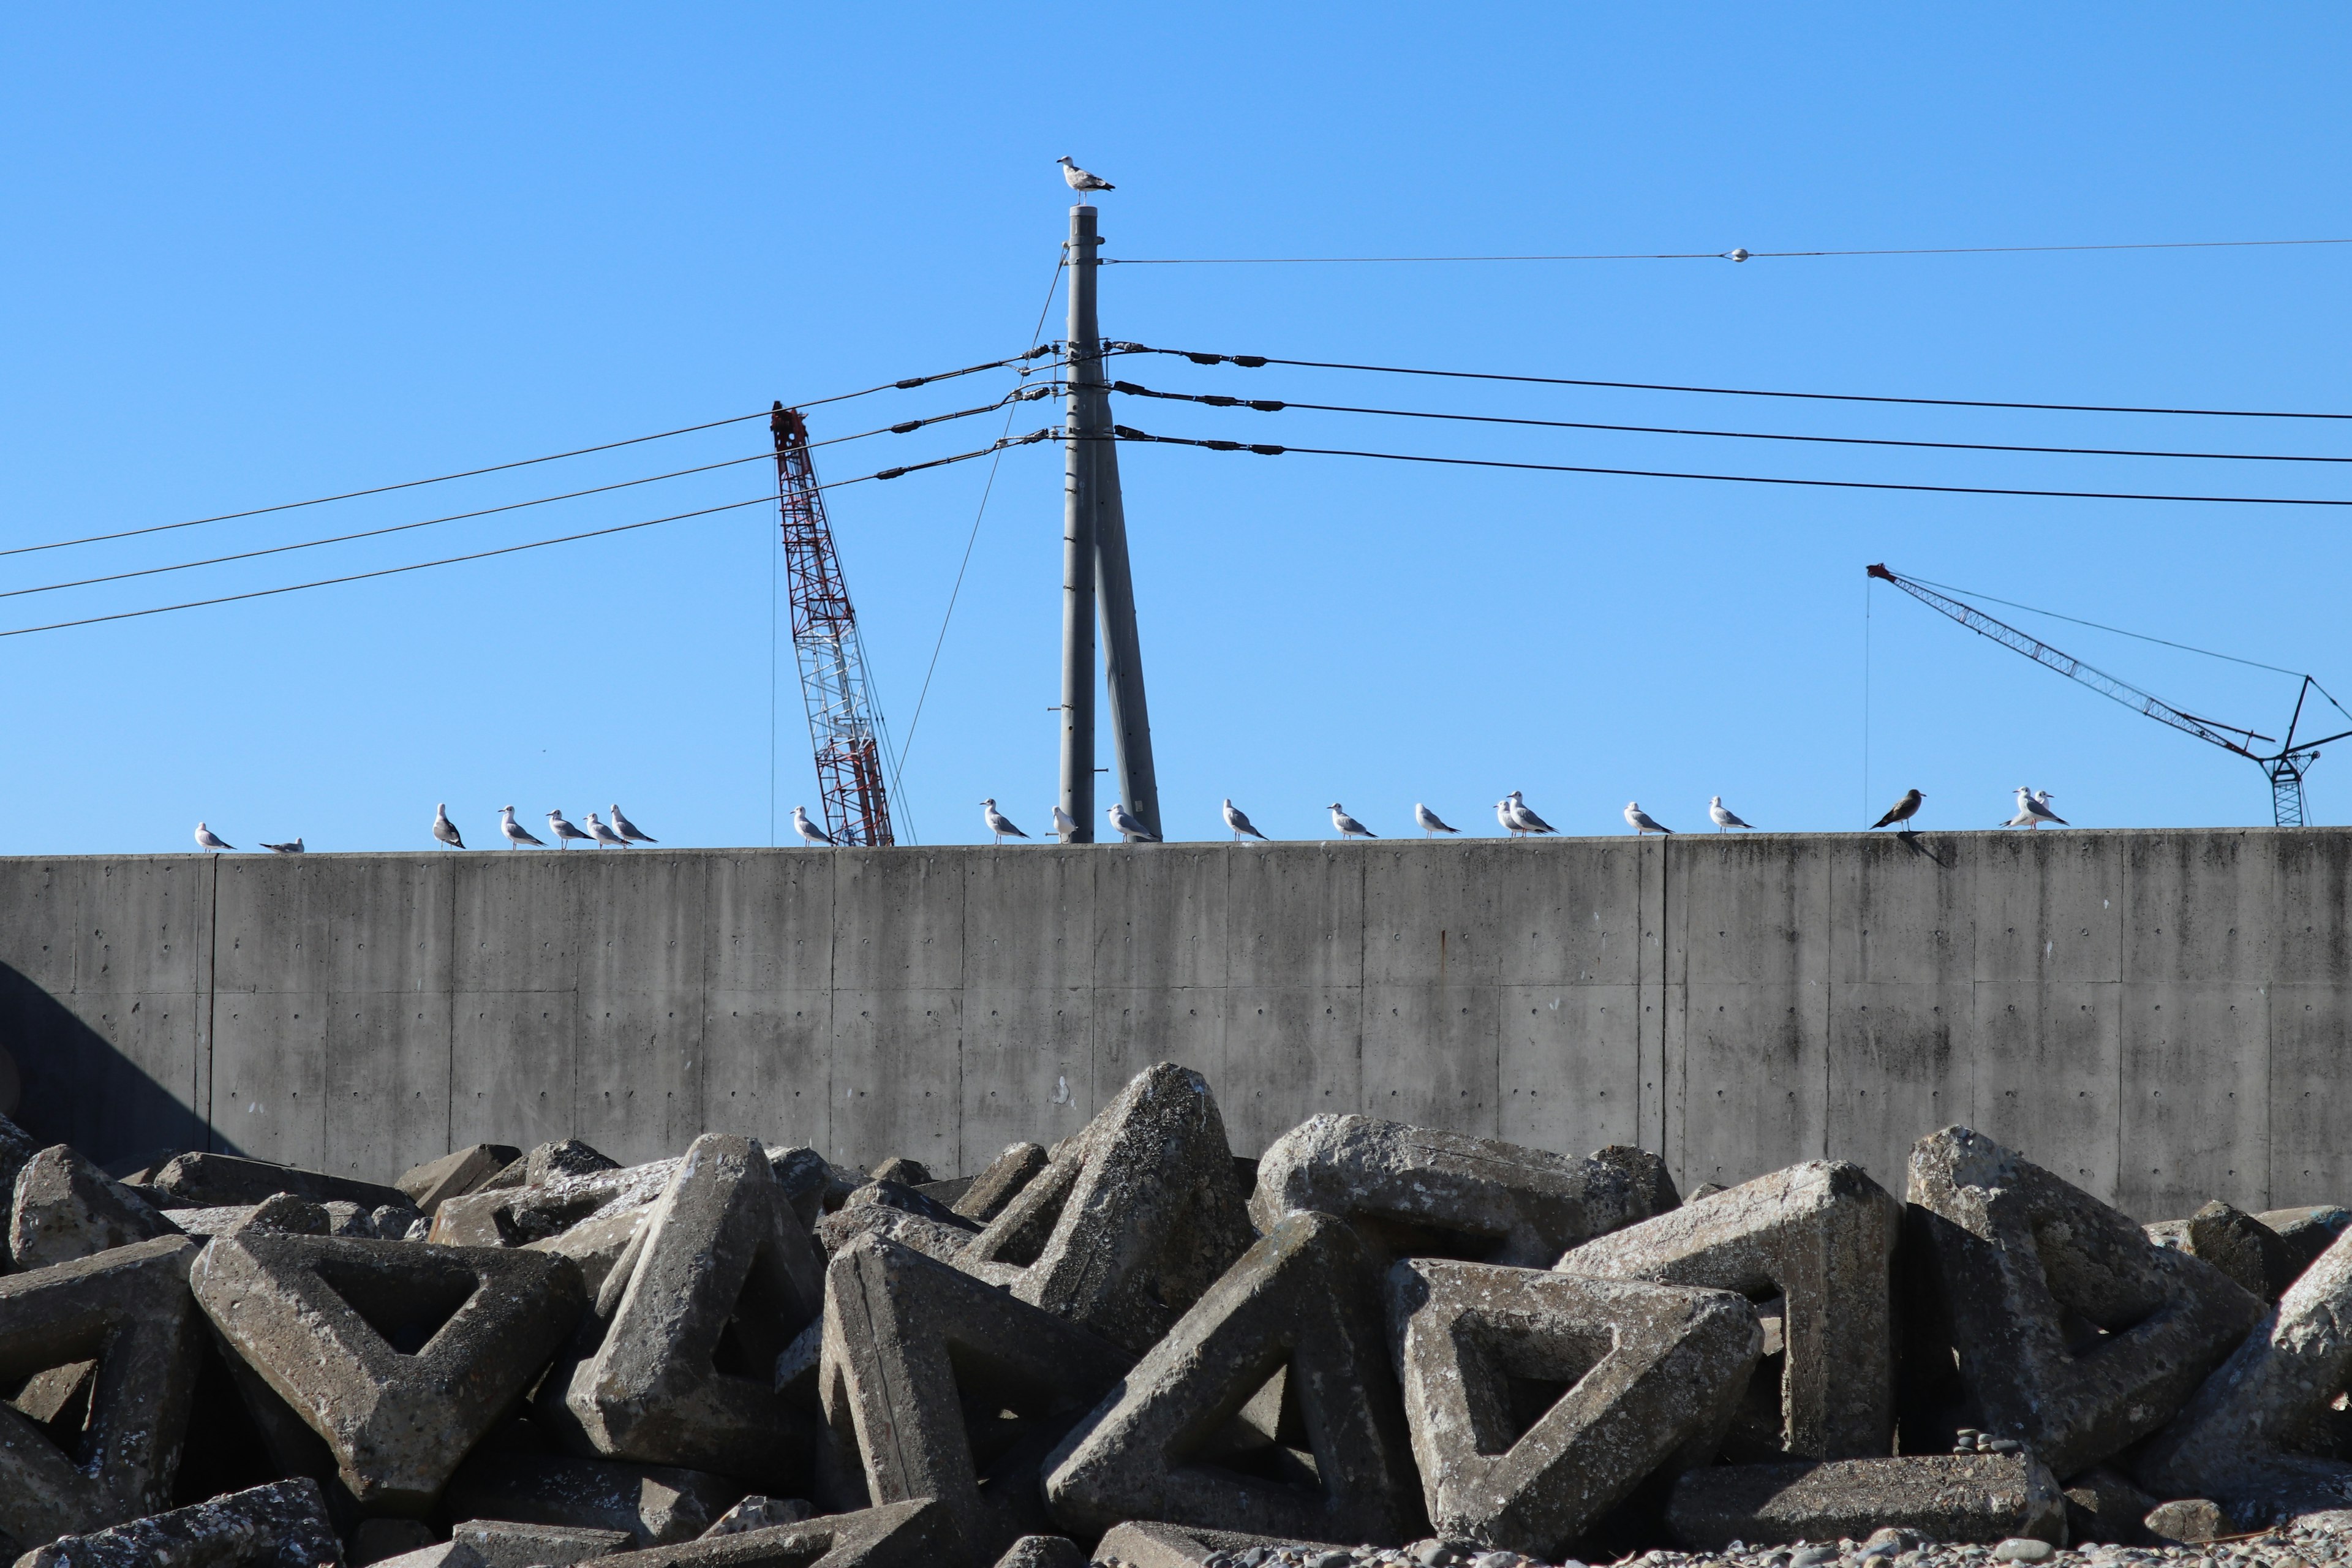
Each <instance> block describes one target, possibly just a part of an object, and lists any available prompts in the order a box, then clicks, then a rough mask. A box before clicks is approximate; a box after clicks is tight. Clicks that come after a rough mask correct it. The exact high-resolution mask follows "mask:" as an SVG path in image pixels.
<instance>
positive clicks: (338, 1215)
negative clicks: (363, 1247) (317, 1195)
mask: <svg viewBox="0 0 2352 1568" xmlns="http://www.w3.org/2000/svg"><path fill="white" fill-rule="evenodd" d="M319 1206H320V1208H322V1209H325V1210H326V1211H327V1234H328V1235H329V1236H341V1237H351V1238H352V1239H354V1240H359V1241H376V1240H380V1239H382V1238H381V1237H378V1236H377V1235H376V1229H375V1215H374V1213H373V1211H372V1210H369V1209H364V1208H362V1207H361V1206H360V1205H357V1204H354V1203H346V1202H345V1201H343V1200H342V1199H341V1198H330V1199H328V1200H327V1201H326V1202H325V1203H323V1204H320V1205H319ZM383 1206H384V1207H386V1208H391V1207H392V1205H389V1204H386V1205H383ZM395 1212H396V1211H395ZM401 1228H402V1229H404V1230H405V1229H406V1228H407V1226H402V1227H401Z"/></svg>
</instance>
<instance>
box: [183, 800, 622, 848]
mask: <svg viewBox="0 0 2352 1568" xmlns="http://www.w3.org/2000/svg"><path fill="white" fill-rule="evenodd" d="M547 830H548V832H549V833H550V834H551V835H553V836H554V838H555V847H557V848H558V849H569V848H571V847H572V840H573V839H575V838H576V839H578V840H580V841H581V842H582V843H583V844H593V845H594V846H596V847H597V848H599V849H603V848H605V847H614V848H620V849H626V848H627V847H629V846H630V845H632V844H658V843H660V842H661V840H660V839H658V838H656V837H654V836H653V835H652V834H650V833H647V832H646V831H645V830H644V829H643V828H641V827H639V826H637V825H636V824H635V823H634V822H631V821H630V820H629V819H628V818H627V817H626V816H623V815H622V814H621V808H620V807H619V806H618V805H615V806H614V807H613V820H612V821H611V822H609V823H606V822H599V821H597V820H596V814H595V813H594V812H593V811H592V812H590V813H589V814H588V826H586V827H585V828H583V827H580V826H576V825H574V824H573V823H571V822H569V821H566V820H565V819H564V816H563V813H562V810H560V809H558V810H554V811H551V812H549V813H548V814H547ZM499 835H500V836H501V837H504V838H505V839H506V841H507V847H509V848H510V849H520V848H521V847H523V846H524V845H526V844H531V845H536V846H537V847H540V848H541V849H544V848H546V847H547V840H546V839H544V838H541V837H539V836H538V835H537V834H535V833H533V832H531V830H530V828H528V827H525V826H523V825H522V824H521V823H520V822H517V821H516V820H515V808H514V807H513V806H510V805H502V806H500V807H499ZM433 837H435V838H436V839H438V840H439V841H440V842H441V843H443V844H445V845H446V846H447V847H450V848H452V849H463V848H464V847H466V837H465V835H464V834H462V833H460V832H458V831H457V824H456V823H454V822H452V821H450V820H449V807H448V805H447V803H446V802H444V803H442V804H440V805H436V806H434V808H433ZM196 844H197V847H199V848H204V849H210V850H215V851H217V850H224V849H225V850H231V851H234V850H235V849H236V845H234V844H231V843H230V842H229V841H228V840H227V839H226V838H223V837H221V836H220V835H219V834H217V833H215V832H214V831H213V830H212V829H211V828H210V827H208V826H205V824H204V823H201V822H199V823H197V824H196ZM262 847H263V848H264V849H267V850H268V851H269V852H270V853H271V854H273V855H299V854H301V853H302V852H303V850H302V841H301V840H300V839H299V838H297V839H294V840H293V841H292V842H290V843H287V844H269V843H264V844H263V845H262Z"/></svg>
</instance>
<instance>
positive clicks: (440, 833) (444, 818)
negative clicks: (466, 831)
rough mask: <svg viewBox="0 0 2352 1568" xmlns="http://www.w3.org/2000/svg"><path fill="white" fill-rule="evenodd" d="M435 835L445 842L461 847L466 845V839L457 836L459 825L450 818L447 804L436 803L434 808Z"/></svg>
mask: <svg viewBox="0 0 2352 1568" xmlns="http://www.w3.org/2000/svg"><path fill="white" fill-rule="evenodd" d="M433 837H436V838H438V839H439V840H441V842H442V843H444V844H452V845H455V846H457V847H458V848H460V849H463V848H464V847H466V841H465V840H464V839H463V838H460V837H457V824H456V823H454V822H452V821H450V820H449V808H448V807H447V806H446V805H436V806H435V807H434V808H433Z"/></svg>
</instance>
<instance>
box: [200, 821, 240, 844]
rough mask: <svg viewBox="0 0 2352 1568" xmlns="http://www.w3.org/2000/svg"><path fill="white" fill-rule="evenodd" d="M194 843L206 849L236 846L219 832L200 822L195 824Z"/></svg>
mask: <svg viewBox="0 0 2352 1568" xmlns="http://www.w3.org/2000/svg"><path fill="white" fill-rule="evenodd" d="M196 843H197V844H198V845H200V846H202V847H204V848H206V849H234V848H236V845H234V844H231V843H230V842H229V841H228V840H227V839H226V838H223V837H221V836H220V835H219V834H217V833H215V832H214V831H213V830H212V829H211V828H209V827H206V826H205V825H204V824H203V823H201V822H199V823H197V824H196Z"/></svg>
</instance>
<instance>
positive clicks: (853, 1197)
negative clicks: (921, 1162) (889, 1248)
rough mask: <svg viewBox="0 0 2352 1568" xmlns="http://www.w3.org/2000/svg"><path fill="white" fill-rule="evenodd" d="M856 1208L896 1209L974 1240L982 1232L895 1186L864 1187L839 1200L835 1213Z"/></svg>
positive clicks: (960, 1217)
mask: <svg viewBox="0 0 2352 1568" xmlns="http://www.w3.org/2000/svg"><path fill="white" fill-rule="evenodd" d="M860 1208H892V1209H897V1210H898V1211H900V1212H901V1213H903V1214H910V1215H918V1216H919V1217H920V1218H923V1219H928V1220H930V1221H932V1222H933V1223H934V1224H938V1225H944V1226H953V1227H954V1228H955V1229H957V1230H961V1231H968V1232H970V1233H971V1235H974V1236H978V1235H979V1234H980V1233H981V1231H982V1228H983V1227H982V1226H981V1225H980V1223H979V1222H978V1221H976V1220H969V1219H966V1218H964V1216H963V1215H960V1214H958V1213H956V1212H955V1210H953V1209H951V1208H950V1207H948V1205H945V1204H943V1203H940V1202H939V1201H938V1200H936V1199H934V1198H928V1197H925V1196H924V1195H923V1194H920V1193H919V1192H917V1191H916V1190H915V1189H914V1188H912V1187H910V1186H907V1185H904V1184H900V1183H898V1182H884V1181H873V1182H868V1183H866V1184H865V1185H864V1186H862V1187H860V1188H858V1189H857V1190H856V1192H854V1193H852V1194H849V1196H848V1197H846V1198H845V1199H843V1200H842V1205H841V1208H840V1210H839V1211H838V1212H840V1213H842V1214H846V1213H848V1212H849V1211H851V1210H852V1209H860Z"/></svg>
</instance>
